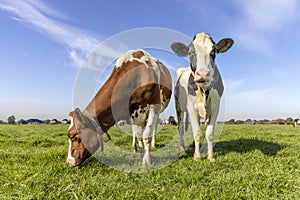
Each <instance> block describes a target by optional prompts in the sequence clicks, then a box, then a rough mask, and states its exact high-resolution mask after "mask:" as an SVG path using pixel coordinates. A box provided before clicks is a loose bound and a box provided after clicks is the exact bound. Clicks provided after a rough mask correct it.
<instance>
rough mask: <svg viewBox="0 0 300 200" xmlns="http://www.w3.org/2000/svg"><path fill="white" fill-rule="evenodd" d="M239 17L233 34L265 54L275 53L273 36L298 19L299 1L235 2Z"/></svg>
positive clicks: (242, 42)
mask: <svg viewBox="0 0 300 200" xmlns="http://www.w3.org/2000/svg"><path fill="white" fill-rule="evenodd" d="M233 2H234V4H235V5H236V6H237V10H238V14H239V16H238V17H236V18H235V19H233V24H234V25H235V27H234V28H232V27H231V28H232V30H231V33H232V34H233V35H234V37H235V38H236V40H238V42H239V44H241V45H242V46H243V47H245V48H247V49H251V50H254V51H258V52H260V53H264V54H270V53H272V50H271V49H272V44H271V41H272V40H271V39H270V38H272V36H273V35H274V34H275V33H276V32H279V31H280V30H282V29H284V28H289V25H290V24H293V22H295V21H296V20H298V19H299V13H298V12H297V10H298V4H297V1H296V0H286V1H281V0H273V1H270V0H253V1H239V0H234V1H233Z"/></svg>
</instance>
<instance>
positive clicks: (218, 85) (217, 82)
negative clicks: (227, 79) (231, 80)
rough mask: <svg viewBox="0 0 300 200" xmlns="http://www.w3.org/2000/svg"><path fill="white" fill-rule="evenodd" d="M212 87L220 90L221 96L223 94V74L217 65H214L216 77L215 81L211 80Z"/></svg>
mask: <svg viewBox="0 0 300 200" xmlns="http://www.w3.org/2000/svg"><path fill="white" fill-rule="evenodd" d="M211 87H212V88H214V89H216V90H217V91H218V94H219V96H220V97H221V96H222V95H223V92H224V85H223V82H222V78H221V74H220V72H219V69H218V67H217V66H216V65H215V66H214V77H213V81H212V82H211Z"/></svg>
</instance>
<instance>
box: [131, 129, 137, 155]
mask: <svg viewBox="0 0 300 200" xmlns="http://www.w3.org/2000/svg"><path fill="white" fill-rule="evenodd" d="M133 126H136V125H133ZM133 126H132V145H131V150H132V152H136V137H137V136H136V133H135V132H136V131H135V130H134V128H133Z"/></svg>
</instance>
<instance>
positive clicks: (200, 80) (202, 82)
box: [195, 79, 210, 85]
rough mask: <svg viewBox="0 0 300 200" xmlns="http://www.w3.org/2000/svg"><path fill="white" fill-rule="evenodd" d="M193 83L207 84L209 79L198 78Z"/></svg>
mask: <svg viewBox="0 0 300 200" xmlns="http://www.w3.org/2000/svg"><path fill="white" fill-rule="evenodd" d="M195 83H196V84H197V85H209V83H210V81H209V80H205V79H199V80H195Z"/></svg>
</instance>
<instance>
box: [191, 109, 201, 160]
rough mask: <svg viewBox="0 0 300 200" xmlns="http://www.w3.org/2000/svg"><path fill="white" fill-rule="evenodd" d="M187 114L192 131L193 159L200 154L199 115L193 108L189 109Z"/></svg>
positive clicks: (197, 158) (197, 157)
mask: <svg viewBox="0 0 300 200" xmlns="http://www.w3.org/2000/svg"><path fill="white" fill-rule="evenodd" d="M189 115H190V118H191V125H192V131H193V136H194V142H195V152H194V160H199V158H200V157H201V156H200V141H201V136H202V132H201V129H200V125H199V116H198V114H197V113H196V112H195V110H194V109H189Z"/></svg>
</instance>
